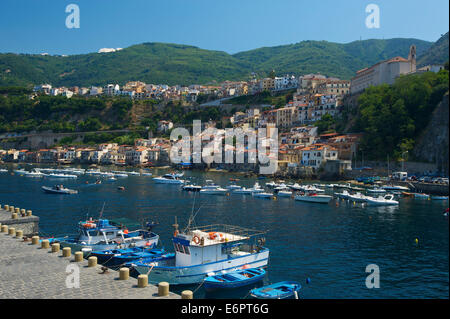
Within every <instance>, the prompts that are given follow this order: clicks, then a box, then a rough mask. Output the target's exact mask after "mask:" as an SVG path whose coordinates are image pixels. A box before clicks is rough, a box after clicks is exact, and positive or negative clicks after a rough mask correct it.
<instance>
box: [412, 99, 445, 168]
mask: <svg viewBox="0 0 450 319" xmlns="http://www.w3.org/2000/svg"><path fill="white" fill-rule="evenodd" d="M448 107H449V105H448V92H447V94H445V95H444V98H443V100H442V102H441V103H439V105H438V106H437V108H436V109H435V110H434V112H433V115H432V118H431V121H430V123H429V124H428V126H427V128H426V130H425V131H424V133H423V134H422V136H420V138H419V139H418V141H417V144H416V146H415V148H414V150H413V155H414V156H415V157H416V158H417V159H419V160H422V161H426V162H429V163H436V165H437V169H438V170H440V171H442V172H444V173H445V174H446V175H448V162H449V154H448V146H449V145H448V138H449V131H448V122H449V112H448Z"/></svg>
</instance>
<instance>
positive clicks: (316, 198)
mask: <svg viewBox="0 0 450 319" xmlns="http://www.w3.org/2000/svg"><path fill="white" fill-rule="evenodd" d="M294 199H295V200H298V201H302V202H310V203H321V204H327V203H329V202H330V201H331V199H333V197H332V196H329V195H317V194H314V193H312V194H311V193H309V194H305V195H296V196H295V198H294Z"/></svg>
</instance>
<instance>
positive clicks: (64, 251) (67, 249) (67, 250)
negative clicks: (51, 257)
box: [62, 247, 72, 257]
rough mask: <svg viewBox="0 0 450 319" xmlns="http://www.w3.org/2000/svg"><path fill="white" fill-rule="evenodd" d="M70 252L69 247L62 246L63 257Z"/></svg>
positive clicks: (67, 255)
mask: <svg viewBox="0 0 450 319" xmlns="http://www.w3.org/2000/svg"><path fill="white" fill-rule="evenodd" d="M71 254H72V253H71V251H70V247H64V248H63V252H62V255H63V257H70V255H71Z"/></svg>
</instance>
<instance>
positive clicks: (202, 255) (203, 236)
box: [173, 225, 266, 267]
mask: <svg viewBox="0 0 450 319" xmlns="http://www.w3.org/2000/svg"><path fill="white" fill-rule="evenodd" d="M263 234H264V232H259V231H254V230H250V229H246V228H242V227H237V226H229V225H210V226H203V227H197V228H194V229H192V230H189V231H186V232H185V233H177V231H175V236H174V237H173V244H174V249H175V266H176V267H185V266H193V265H202V264H207V263H215V262H219V261H224V260H227V259H232V258H239V257H242V256H247V255H250V254H253V253H256V252H259V251H261V250H263V249H266V248H263V247H262V245H263V243H264V242H265V240H264V238H263V237H261V235H263ZM258 237H259V238H258ZM252 238H253V239H255V242H254V243H253V244H251V243H248V242H249V241H250V242H251V240H250V239H252ZM257 238H258V239H257Z"/></svg>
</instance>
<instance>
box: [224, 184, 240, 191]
mask: <svg viewBox="0 0 450 319" xmlns="http://www.w3.org/2000/svg"><path fill="white" fill-rule="evenodd" d="M226 188H227V189H228V190H229V191H234V190H236V189H241V188H242V187H241V186H239V185H236V184H230V185H228V186H227V187H226Z"/></svg>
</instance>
